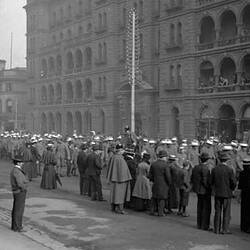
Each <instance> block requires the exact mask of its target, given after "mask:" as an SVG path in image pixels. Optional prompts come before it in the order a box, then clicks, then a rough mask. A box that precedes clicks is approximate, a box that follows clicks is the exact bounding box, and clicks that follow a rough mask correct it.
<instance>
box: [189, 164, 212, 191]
mask: <svg viewBox="0 0 250 250" xmlns="http://www.w3.org/2000/svg"><path fill="white" fill-rule="evenodd" d="M191 182H192V185H193V191H194V192H195V193H197V194H211V173H210V170H209V164H208V163H200V164H199V165H197V166H195V167H194V169H193V171H192V176H191Z"/></svg>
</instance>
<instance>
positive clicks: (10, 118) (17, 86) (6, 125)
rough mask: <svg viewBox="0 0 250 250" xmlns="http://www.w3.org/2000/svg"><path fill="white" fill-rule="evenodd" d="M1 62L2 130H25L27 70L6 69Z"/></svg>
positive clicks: (0, 118) (1, 61)
mask: <svg viewBox="0 0 250 250" xmlns="http://www.w3.org/2000/svg"><path fill="white" fill-rule="evenodd" d="M5 64H6V61H4V60H0V130H1V131H5V130H9V131H10V130H14V129H18V130H23V129H25V125H26V124H25V123H26V121H25V118H26V110H27V105H28V103H27V95H26V94H27V91H26V84H27V74H26V69H25V68H13V69H5Z"/></svg>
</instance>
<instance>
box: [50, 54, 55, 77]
mask: <svg viewBox="0 0 250 250" xmlns="http://www.w3.org/2000/svg"><path fill="white" fill-rule="evenodd" d="M49 71H50V73H54V72H55V61H54V58H53V57H50V58H49Z"/></svg>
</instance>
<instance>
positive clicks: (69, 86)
mask: <svg viewBox="0 0 250 250" xmlns="http://www.w3.org/2000/svg"><path fill="white" fill-rule="evenodd" d="M73 95H74V94H73V86H72V83H71V82H67V85H66V101H67V102H69V103H70V102H72V101H73V98H74V96H73Z"/></svg>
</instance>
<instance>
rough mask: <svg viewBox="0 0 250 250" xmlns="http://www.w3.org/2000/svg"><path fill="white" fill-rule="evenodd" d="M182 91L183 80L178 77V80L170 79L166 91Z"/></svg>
mask: <svg viewBox="0 0 250 250" xmlns="http://www.w3.org/2000/svg"><path fill="white" fill-rule="evenodd" d="M181 89H182V78H181V77H177V79H174V78H170V84H168V85H166V86H165V90H166V91H179V90H181Z"/></svg>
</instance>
